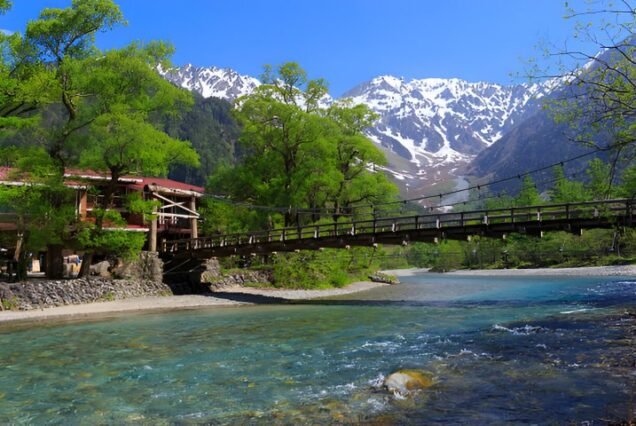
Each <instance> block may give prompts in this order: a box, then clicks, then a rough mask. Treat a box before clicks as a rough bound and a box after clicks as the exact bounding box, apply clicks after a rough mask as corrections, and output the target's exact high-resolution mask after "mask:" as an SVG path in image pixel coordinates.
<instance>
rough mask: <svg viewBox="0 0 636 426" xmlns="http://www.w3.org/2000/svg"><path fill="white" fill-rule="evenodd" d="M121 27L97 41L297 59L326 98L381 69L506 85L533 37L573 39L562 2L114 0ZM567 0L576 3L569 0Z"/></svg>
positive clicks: (179, 60)
mask: <svg viewBox="0 0 636 426" xmlns="http://www.w3.org/2000/svg"><path fill="white" fill-rule="evenodd" d="M70 3H71V1H70V0H37V1H33V0H15V1H14V7H13V10H11V11H10V12H9V13H8V14H7V15H4V16H0V28H2V29H6V30H11V31H22V30H23V29H24V27H25V24H26V22H27V21H28V20H29V19H34V18H36V17H37V15H38V13H39V10H40V9H42V8H43V7H66V6H68V5H70ZM117 3H118V4H119V5H120V7H121V9H122V11H123V13H124V16H125V17H126V19H127V20H128V26H127V27H122V28H118V29H116V30H114V31H112V32H110V33H107V34H102V35H100V36H99V38H98V40H99V45H100V47H103V48H107V47H119V46H123V45H125V44H126V43H128V42H130V41H132V40H153V39H162V40H166V41H170V42H172V43H173V44H174V45H175V47H176V49H177V53H176V55H175V56H174V58H173V62H174V63H175V64H177V65H182V64H186V63H192V64H194V65H196V66H212V65H214V66H219V67H229V68H233V69H235V70H237V71H238V72H240V73H243V74H249V75H253V76H255V77H258V76H259V75H260V73H261V71H262V66H263V64H267V63H269V64H279V63H282V62H285V61H296V62H299V63H300V64H301V66H302V67H303V68H305V69H306V70H307V72H308V73H309V76H310V77H312V78H316V77H323V78H325V79H326V80H327V81H328V82H329V84H330V89H331V90H330V91H331V93H332V94H333V95H336V96H339V95H341V94H342V93H343V92H345V91H346V90H348V89H351V88H352V87H354V86H356V85H357V84H359V83H362V82H364V81H366V80H369V79H371V78H373V77H375V76H378V75H382V74H392V75H395V76H399V77H404V78H406V79H410V78H426V77H458V78H462V79H466V80H469V81H491V82H497V83H502V84H508V83H511V82H512V81H513V79H512V77H511V75H512V74H515V73H518V72H522V71H523V69H524V64H523V61H524V60H526V59H528V58H531V57H539V56H540V51H539V50H538V48H537V47H536V46H537V44H539V43H540V42H541V41H549V42H551V43H554V44H556V45H559V46H562V45H563V43H564V42H565V41H566V40H568V39H570V40H571V39H572V26H571V23H568V22H566V21H565V20H564V19H563V15H564V12H565V10H564V3H565V2H564V1H563V0H479V1H477V0H179V1H175V0H119V1H117ZM569 3H570V5H571V6H572V5H576V4H583V0H570V1H569Z"/></svg>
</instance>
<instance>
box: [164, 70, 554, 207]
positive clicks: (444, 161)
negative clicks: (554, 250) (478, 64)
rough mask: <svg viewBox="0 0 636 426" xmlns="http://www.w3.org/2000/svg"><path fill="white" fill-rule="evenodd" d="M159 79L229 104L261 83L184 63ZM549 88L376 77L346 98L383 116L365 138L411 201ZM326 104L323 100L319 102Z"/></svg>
mask: <svg viewBox="0 0 636 426" xmlns="http://www.w3.org/2000/svg"><path fill="white" fill-rule="evenodd" d="M163 75H164V76H165V77H166V78H167V79H168V80H170V81H172V82H173V83H174V84H176V85H178V86H180V87H184V88H186V89H189V90H192V91H195V92H198V93H199V94H201V95H202V96H204V97H210V96H215V97H219V98H223V99H226V100H230V101H231V100H234V99H236V98H237V97H239V96H242V95H245V94H249V93H250V92H251V91H252V90H254V88H256V87H258V85H259V84H260V82H259V81H258V80H256V79H255V78H253V77H249V76H243V75H240V74H238V73H237V72H235V71H233V70H231V69H219V68H214V67H213V68H197V67H194V66H192V65H187V66H184V67H182V68H177V69H173V70H170V71H169V72H163ZM551 88H552V86H551V85H550V84H533V85H527V84H520V85H514V86H502V85H498V84H492V83H485V82H478V83H470V82H467V81H464V80H460V79H441V78H428V79H421V80H410V81H405V80H404V79H400V78H397V77H393V76H380V77H376V78H374V79H373V80H371V81H369V82H366V83H363V84H361V85H359V86H357V87H355V88H354V89H352V90H350V91H349V92H347V93H346V94H345V95H344V96H343V97H344V98H351V99H352V100H353V102H354V103H355V104H360V103H362V104H365V105H367V106H369V108H371V109H372V110H373V111H375V112H376V113H377V114H378V115H379V116H380V118H379V120H378V121H377V123H376V125H375V126H374V127H373V128H372V129H369V131H368V136H369V137H370V138H371V139H372V140H373V141H374V142H376V143H378V144H379V145H380V146H382V147H383V149H384V151H385V152H387V155H388V158H389V167H388V168H387V169H386V171H387V172H388V173H390V174H392V175H393V176H394V177H395V178H396V179H397V180H398V181H400V183H401V186H402V188H403V189H404V190H405V192H409V193H410V195H416V194H417V193H421V192H423V191H428V190H429V189H430V185H431V184H435V183H438V182H443V181H447V180H449V179H450V178H453V177H456V176H457V175H458V174H459V173H460V171H459V169H460V168H461V166H464V165H466V164H467V163H468V162H470V161H471V160H472V159H473V158H474V157H475V156H476V155H477V154H479V153H480V152H481V151H482V150H483V149H485V148H487V147H489V146H490V145H492V144H493V143H494V142H496V141H497V140H499V139H500V138H501V137H502V135H503V134H504V133H506V132H507V131H508V130H510V129H511V128H512V127H514V125H515V124H516V123H518V122H520V121H522V120H523V119H524V117H527V116H529V115H531V114H532V113H534V112H536V111H537V109H538V108H539V102H537V101H536V100H537V99H540V98H541V97H543V96H545V95H546V94H547V93H548V92H549V91H550V90H551ZM331 101H332V99H331V98H330V97H327V98H326V99H325V100H324V102H323V103H324V104H326V105H328V104H329V103H330V102H331Z"/></svg>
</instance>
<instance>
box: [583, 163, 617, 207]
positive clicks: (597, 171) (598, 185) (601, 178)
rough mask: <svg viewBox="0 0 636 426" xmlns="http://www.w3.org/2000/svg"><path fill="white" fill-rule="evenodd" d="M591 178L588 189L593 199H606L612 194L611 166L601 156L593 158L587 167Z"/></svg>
mask: <svg viewBox="0 0 636 426" xmlns="http://www.w3.org/2000/svg"><path fill="white" fill-rule="evenodd" d="M586 173H587V175H588V178H589V182H588V184H587V189H588V191H589V193H590V195H591V197H592V199H593V200H605V199H608V198H610V197H611V196H612V194H613V191H612V184H611V178H610V175H611V173H612V172H611V167H610V165H609V164H607V163H605V162H604V161H603V160H601V159H600V158H595V159H593V160H591V161H590V162H589V163H588V165H587V169H586Z"/></svg>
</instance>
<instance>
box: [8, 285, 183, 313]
mask: <svg viewBox="0 0 636 426" xmlns="http://www.w3.org/2000/svg"><path fill="white" fill-rule="evenodd" d="M169 294H173V292H172V290H171V288H170V287H169V286H168V285H166V284H163V283H161V282H155V281H151V280H133V279H123V280H114V279H107V278H91V279H90V280H88V279H83V278H80V279H74V280H65V281H52V280H39V279H38V280H32V281H26V282H20V283H11V284H7V283H0V303H1V305H3V306H4V308H5V309H7V308H11V309H20V310H30V309H41V308H48V307H53V306H62V305H76V304H80V303H90V302H99V301H109V300H119V299H126V298H128V297H138V296H162V295H169Z"/></svg>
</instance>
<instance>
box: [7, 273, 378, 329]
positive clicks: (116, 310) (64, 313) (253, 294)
mask: <svg viewBox="0 0 636 426" xmlns="http://www.w3.org/2000/svg"><path fill="white" fill-rule="evenodd" d="M386 285H388V284H382V283H373V282H357V283H353V284H351V285H349V286H347V287H344V288H334V289H325V290H287V289H270V288H260V289H257V288H249V287H241V286H229V287H225V288H223V289H222V290H219V291H216V292H214V293H209V294H202V295H180V296H144V297H131V298H127V299H121V300H113V301H108V302H94V303H84V304H75V305H65V306H55V307H47V308H43V309H33V310H28V311H17V310H15V311H14V310H11V311H9V310H6V311H1V312H0V324H1V323H5V322H40V321H46V320H50V319H81V318H89V317H92V316H102V315H108V314H121V313H136V312H159V311H171V310H182V309H200V308H209V307H236V306H249V305H256V304H261V303H267V302H269V303H271V302H276V301H278V302H285V301H290V300H309V299H315V298H321V297H330V296H339V295H343V294H351V293H357V292H361V291H366V290H369V289H372V288H376V287H381V286H386Z"/></svg>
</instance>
